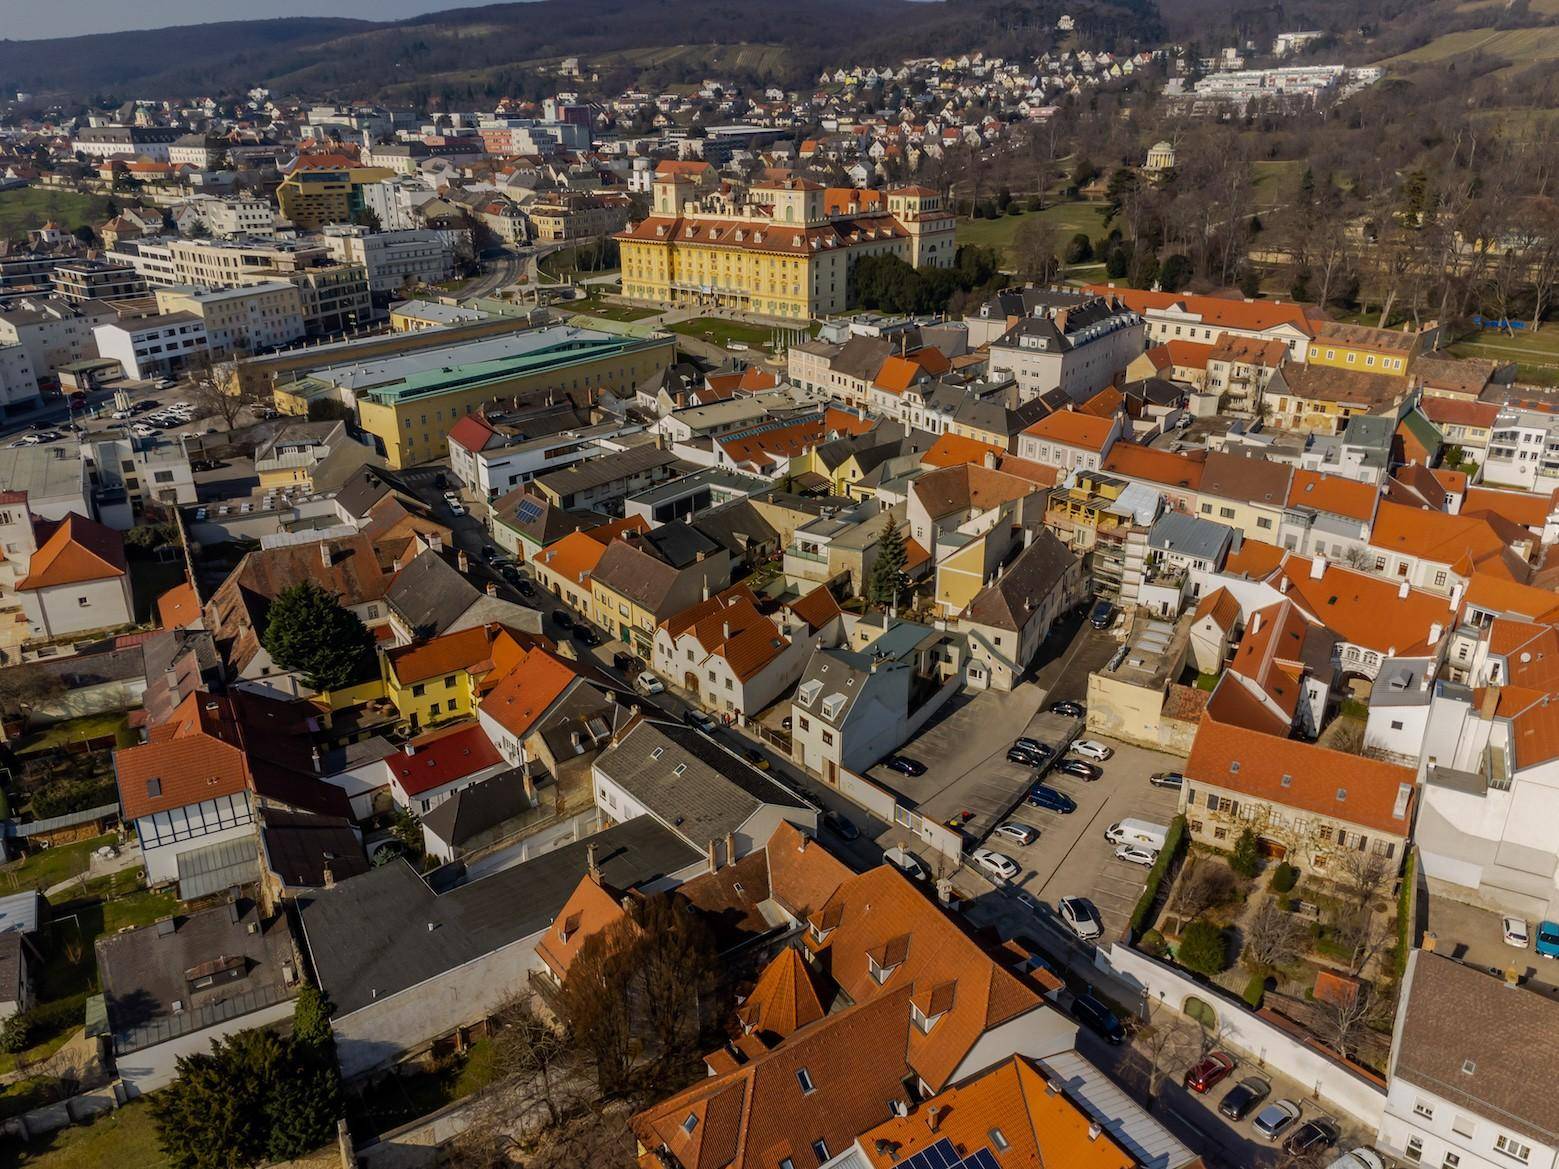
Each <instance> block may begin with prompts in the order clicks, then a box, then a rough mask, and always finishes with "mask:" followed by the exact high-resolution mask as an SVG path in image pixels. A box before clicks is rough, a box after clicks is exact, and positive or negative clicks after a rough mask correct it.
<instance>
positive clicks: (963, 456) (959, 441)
mask: <svg viewBox="0 0 1559 1169" xmlns="http://www.w3.org/2000/svg"><path fill="white" fill-rule="evenodd" d="M1006 453H1007V448H1006V447H1003V446H998V445H996V444H995V443H989V442H981V441H980V440H979V439H977V438H966V437H964V436H963V435H961V434H954V433H953V432H952V431H950V430H949V431H947V432H946V433H944V434H942V435H941V436H940V437H938V438H937V440H936V442H934V443H932V444H931V449H930V450H928V451H927V452H926V453H925V454H923V455H921V456H920V461H921V463H922V464H924V465H925V466H927V467H959V466H962V465H964V464H965V463H983V461H984V459H985V456H986V455H988V454H990V455H995V456H997V457H998V458H1000V457H1001V456H1002V455H1004V454H1006Z"/></svg>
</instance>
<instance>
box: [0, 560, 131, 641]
mask: <svg viewBox="0 0 1559 1169" xmlns="http://www.w3.org/2000/svg"><path fill="white" fill-rule="evenodd" d="M21 598H22V608H23V609H24V610H25V611H26V613H27V623H28V624H29V625H30V626H32V633H33V636H34V637H47V638H53V637H64V636H67V635H68V634H72V633H81V632H84V631H86V630H88V629H111V628H113V627H114V626H116V625H129V624H130V623H131V622H133V621H134V620H135V610H134V607H133V606H132V603H131V596H130V577H129V575H128V574H126V575H124V576H116V577H112V578H110V579H108V580H91V581H85V582H83V583H81V584H70V585H55V586H53V587H52V588H46V589H29V590H27V591H26V592H23V593H21Z"/></svg>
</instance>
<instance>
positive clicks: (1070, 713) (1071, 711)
mask: <svg viewBox="0 0 1559 1169" xmlns="http://www.w3.org/2000/svg"><path fill="white" fill-rule="evenodd" d="M1050 713H1051V714H1064V715H1066V717H1067V718H1082V717H1083V715H1085V714H1087V713H1088V708H1087V707H1086V706H1084V705H1083V704H1082V703H1081V702H1073V701H1072V700H1071V699H1069V698H1068V699H1063V700H1062V701H1060V702H1052V703H1051V704H1050Z"/></svg>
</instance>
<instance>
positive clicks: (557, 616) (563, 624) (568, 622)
mask: <svg viewBox="0 0 1559 1169" xmlns="http://www.w3.org/2000/svg"><path fill="white" fill-rule="evenodd" d="M552 620H553V621H554V622H555V623H556V624H557V627H558V628H559V629H572V628H574V619H573V618H572V617H570V616H569V615H568V614H567V613H565V612H564V611H563V610H562V609H554V610H553V611H552Z"/></svg>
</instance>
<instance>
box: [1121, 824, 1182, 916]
mask: <svg viewBox="0 0 1559 1169" xmlns="http://www.w3.org/2000/svg"><path fill="white" fill-rule="evenodd" d="M1184 845H1185V817H1184V816H1176V817H1175V818H1174V819H1173V820H1171V821H1170V822H1169V832H1168V833H1167V834H1166V835H1165V837H1164V847H1163V848H1162V849H1161V850H1160V851H1159V854H1158V860H1156V861H1154V862H1153V867H1152V868H1151V869H1149V870H1148V884H1147V888H1145V889H1143V890H1142V896H1141V897H1139V898H1137V905H1136V908H1134V909H1133V910H1132V911H1131V921H1130V922H1129V923H1128V926H1127V928H1128V929H1129V930H1130V932H1131V937H1132V940H1133V941H1135V940H1136V939H1137V938H1138V937H1139V936H1141V934H1142V927H1143V925H1144V924H1145V923H1146V922H1147V920H1148V915H1149V914H1150V913H1152V912H1153V903H1154V902H1155V901H1157V900H1158V887H1159V885H1161V884H1162V883H1163V881H1164V875H1165V874H1166V873H1168V872H1169V867H1170V866H1171V865H1172V864H1174V863H1175V857H1176V856H1178V855H1179V853H1180V850H1181V848H1182V847H1183V846H1184Z"/></svg>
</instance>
